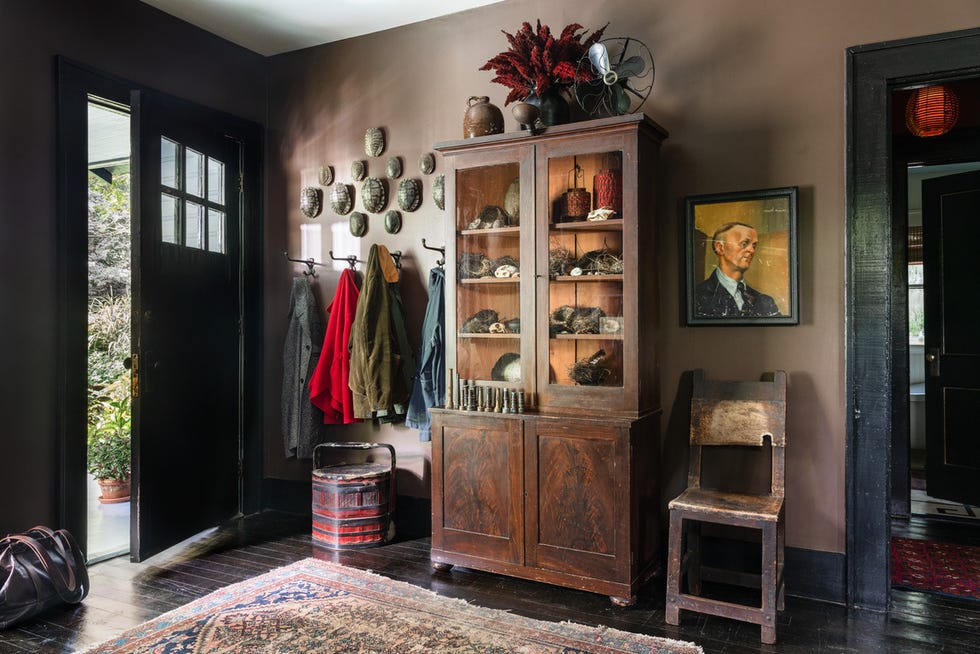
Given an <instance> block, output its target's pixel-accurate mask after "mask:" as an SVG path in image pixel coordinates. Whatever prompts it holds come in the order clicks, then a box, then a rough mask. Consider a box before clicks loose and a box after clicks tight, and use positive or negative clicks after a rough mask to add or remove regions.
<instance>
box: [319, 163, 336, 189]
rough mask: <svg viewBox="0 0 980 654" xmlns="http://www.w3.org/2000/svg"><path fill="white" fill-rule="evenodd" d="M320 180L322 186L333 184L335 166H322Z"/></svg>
mask: <svg viewBox="0 0 980 654" xmlns="http://www.w3.org/2000/svg"><path fill="white" fill-rule="evenodd" d="M319 180H320V186H330V185H331V184H333V166H320V174H319Z"/></svg>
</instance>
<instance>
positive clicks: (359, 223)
mask: <svg viewBox="0 0 980 654" xmlns="http://www.w3.org/2000/svg"><path fill="white" fill-rule="evenodd" d="M367 222H368V217H367V214H363V213H361V212H360V211H355V212H353V213H352V214H351V215H350V218H348V219H347V227H348V228H349V229H350V233H351V234H353V235H354V236H356V237H358V238H360V237H362V236H364V234H365V233H366V232H367Z"/></svg>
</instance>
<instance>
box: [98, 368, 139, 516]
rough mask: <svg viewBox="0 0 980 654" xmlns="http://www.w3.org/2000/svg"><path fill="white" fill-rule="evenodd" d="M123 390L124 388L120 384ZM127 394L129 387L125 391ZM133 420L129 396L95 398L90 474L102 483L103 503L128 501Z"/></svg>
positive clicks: (117, 394)
mask: <svg viewBox="0 0 980 654" xmlns="http://www.w3.org/2000/svg"><path fill="white" fill-rule="evenodd" d="M120 386H122V385H121V384H120ZM124 388H127V390H128V387H125V386H124ZM131 428H132V416H131V412H130V402H129V395H128V393H119V392H118V390H117V392H116V393H110V394H109V395H108V396H102V397H98V398H93V400H92V401H91V403H90V406H89V428H88V471H89V473H91V474H92V476H93V477H95V479H96V481H98V482H99V488H101V490H102V496H101V497H99V501H100V502H102V503H105V504H107V503H114V502H125V501H127V500H129V473H130V469H131V463H132V447H131V443H130V431H131Z"/></svg>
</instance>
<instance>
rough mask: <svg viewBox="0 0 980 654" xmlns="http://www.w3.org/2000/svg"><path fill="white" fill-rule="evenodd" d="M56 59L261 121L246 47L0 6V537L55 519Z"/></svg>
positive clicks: (56, 5)
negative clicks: (56, 57)
mask: <svg viewBox="0 0 980 654" xmlns="http://www.w3.org/2000/svg"><path fill="white" fill-rule="evenodd" d="M56 55H63V56H65V57H68V58H71V59H73V60H75V61H77V62H80V63H83V64H86V65H88V66H91V67H93V68H96V69H99V70H102V71H104V72H107V73H110V74H113V75H115V76H118V77H122V78H126V79H128V80H130V81H133V82H136V83H139V84H142V85H144V86H148V87H151V88H156V89H159V90H162V91H166V92H169V93H172V94H175V95H178V96H182V97H184V98H187V99H190V100H193V101H196V102H199V103H201V104H205V105H209V106H212V107H215V108H218V109H223V110H225V111H228V112H230V113H234V114H236V115H238V116H241V117H243V118H248V119H251V120H254V121H257V122H264V119H265V66H266V59H265V58H263V57H261V56H259V55H257V54H255V53H253V52H250V51H248V50H245V49H243V48H240V47H238V46H235V45H232V44H231V43H229V42H227V41H223V40H221V39H218V38H217V37H215V36H213V35H211V34H208V33H206V32H203V31H201V30H199V29H196V28H192V27H190V26H189V25H187V24H186V23H183V22H181V21H179V20H177V19H175V18H172V17H170V16H168V15H166V14H163V13H161V12H159V11H157V10H155V9H152V8H150V7H149V6H148V5H144V4H142V3H140V2H132V1H131V0H99V1H98V2H74V1H71V0H40V1H36V2H17V1H15V0H0V315H2V317H3V319H2V320H0V343H2V344H3V346H2V347H0V373H2V374H0V534H5V533H8V532H11V531H19V530H23V529H27V528H29V527H31V526H33V525H35V524H38V523H46V524H55V521H56V511H57V507H56V504H57V500H56V496H55V494H56V492H57V488H58V482H57V479H58V474H59V469H58V435H57V434H56V430H57V420H56V416H57V411H58V407H57V405H56V382H57V380H58V378H59V371H58V370H57V367H56V360H55V355H56V351H57V343H58V324H57V321H56V316H57V302H56V300H57V298H56V292H57V285H56V270H57V262H56V256H57V250H56V235H57V222H56V207H57V184H56V161H55V156H56V148H57V130H56V116H57V102H56V100H57V85H56V77H55V56H56ZM79 219H80V220H85V216H80V217H79Z"/></svg>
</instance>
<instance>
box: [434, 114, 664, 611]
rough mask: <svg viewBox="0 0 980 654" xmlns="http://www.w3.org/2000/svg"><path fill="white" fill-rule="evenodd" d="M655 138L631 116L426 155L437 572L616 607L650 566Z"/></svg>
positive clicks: (655, 531)
mask: <svg viewBox="0 0 980 654" xmlns="http://www.w3.org/2000/svg"><path fill="white" fill-rule="evenodd" d="M665 137H666V132H665V131H664V130H663V128H661V127H660V126H659V125H657V124H656V123H654V122H653V121H652V120H650V119H649V118H647V117H646V116H644V115H642V114H633V115H628V116H618V117H613V118H605V119H599V120H591V121H585V122H578V123H572V124H569V125H561V126H556V127H550V128H548V129H547V131H546V132H544V133H542V134H538V135H533V134H530V133H529V132H524V131H522V132H511V133H506V134H495V135H491V136H484V137H478V138H473V139H466V140H461V141H452V142H446V143H440V144H437V145H436V146H435V148H436V150H438V151H439V152H441V153H442V154H443V155H444V158H445V163H446V202H447V208H448V209H449V210H450V216H449V220H448V223H449V233H448V234H447V243H446V246H447V251H446V260H447V266H448V272H447V279H449V280H454V281H455V283H454V284H449V285H448V289H447V296H446V333H447V338H446V346H447V347H446V349H447V363H446V365H447V368H449V369H452V370H453V371H454V372H455V375H454V376H453V379H452V386H453V392H452V394H451V398H450V400H451V402H450V403H449V404H450V405H451V407H450V408H445V407H444V408H436V409H433V410H432V417H433V433H432V441H433V446H432V459H433V460H432V562H433V565H434V566H435V567H437V568H446V567H449V566H451V565H462V566H465V567H471V568H477V569H481V570H487V571H492V572H498V573H502V574H508V575H514V576H518V577H525V578H529V579H535V580H539V581H545V582H549V583H554V584H559V585H563V586H568V587H573V588H581V589H584V590H589V591H593V592H597V593H603V594H607V595H609V596H610V597H611V598H612V599H613V601H614V602H616V603H617V604H630V603H632V602H633V601H635V596H636V591H637V589H638V587H639V586H640V585H641V584H642V583H643V582H644V581H646V579H648V578H649V577H650V576H651V575H652V574H653V573H654V572H655V571H656V568H657V561H658V559H659V554H658V553H659V543H660V509H659V486H660V480H659V451H660V443H659V420H660V394H659V387H658V373H657V349H656V348H657V341H658V333H659V330H658V325H657V320H658V315H659V307H658V303H657V275H658V268H657V265H656V258H655V243H654V234H655V231H656V230H655V216H654V212H653V207H654V196H655V179H656V165H657V155H658V151H659V147H660V143H661V142H662V140H663V139H664V138H665ZM597 202H598V204H597ZM600 204H601V206H600ZM597 209H599V210H600V211H595V210H597ZM602 209H605V210H604V211H602ZM590 213H591V218H592V219H589V218H587V215H588V214H590ZM457 378H458V379H459V380H460V381H459V383H457Z"/></svg>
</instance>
